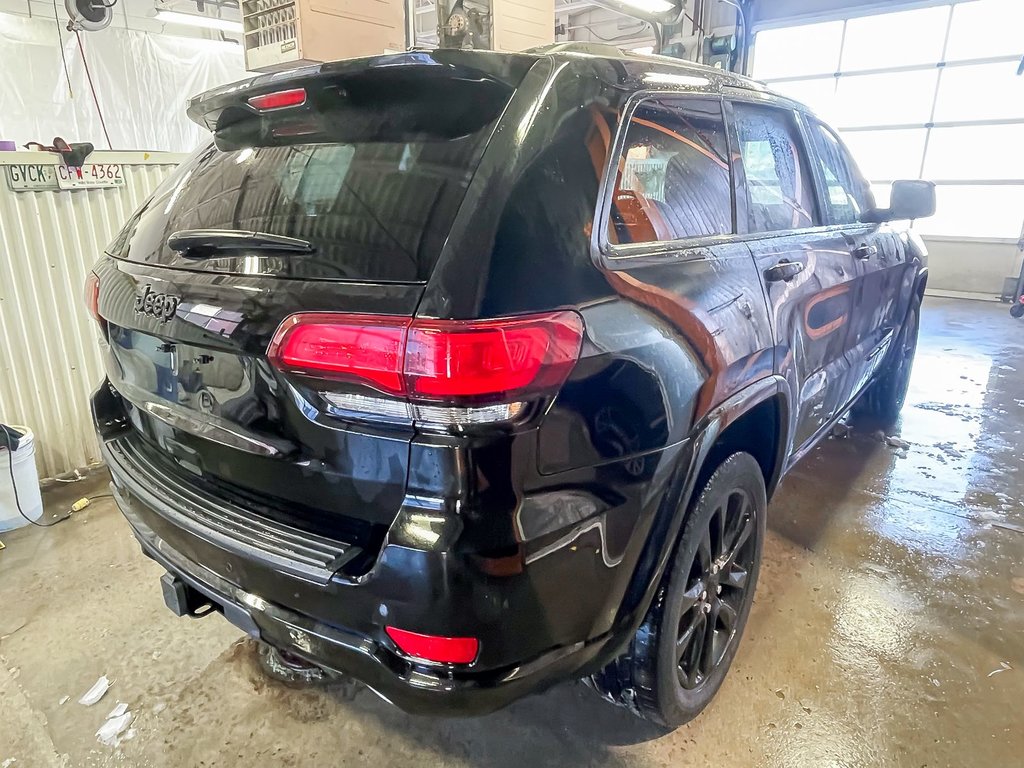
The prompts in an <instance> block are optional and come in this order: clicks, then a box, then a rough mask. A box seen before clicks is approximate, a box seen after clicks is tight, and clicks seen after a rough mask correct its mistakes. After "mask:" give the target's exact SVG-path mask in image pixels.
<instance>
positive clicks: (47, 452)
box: [0, 152, 184, 477]
mask: <svg viewBox="0 0 1024 768" xmlns="http://www.w3.org/2000/svg"><path fill="white" fill-rule="evenodd" d="M183 158H184V155H178V154H170V153H142V152H94V153H93V154H92V155H91V156H90V157H89V161H90V162H93V163H120V164H122V165H123V168H124V174H125V180H126V184H125V186H123V187H120V188H113V189H89V190H74V191H33V192H15V191H13V190H11V189H10V187H9V184H8V181H7V169H6V168H4V167H3V166H5V165H16V164H19V163H34V164H38V163H40V162H43V163H47V164H49V163H51V162H54V161H56V160H57V158H56V157H54V156H47V155H43V154H42V153H36V152H32V153H28V152H24V153H22V152H17V153H0V177H2V178H0V422H5V423H8V424H25V425H27V426H29V427H30V428H31V429H32V430H33V432H35V435H36V454H37V459H36V461H37V464H38V467H39V474H40V476H41V477H52V476H54V475H58V474H61V473H64V472H67V471H69V470H72V469H74V468H76V467H84V466H86V465H88V464H90V463H92V462H94V461H96V460H97V459H98V458H99V452H98V448H97V444H96V438H95V435H94V432H93V428H92V424H91V421H90V416H89V395H90V393H91V392H92V391H93V390H94V389H95V388H96V386H97V385H98V384H99V383H100V381H101V380H102V378H103V364H102V360H101V356H100V346H99V345H100V340H99V333H98V329H97V328H96V325H95V323H94V322H93V320H92V318H91V317H90V316H89V314H88V312H87V311H86V309H85V305H84V303H83V285H84V282H85V276H86V274H87V273H88V271H89V270H90V268H91V267H92V265H93V263H94V262H95V261H96V260H97V258H98V257H99V255H100V253H102V251H103V248H104V247H105V246H106V245H107V243H109V242H110V240H111V238H112V237H113V236H114V234H115V233H116V232H117V231H118V230H119V229H120V228H121V225H122V224H123V223H124V222H125V221H126V220H127V218H128V217H129V216H130V215H131V213H132V212H133V211H134V210H135V209H136V208H137V207H138V206H139V205H141V204H142V202H143V201H144V200H145V199H146V198H147V197H148V196H149V195H150V193H152V192H153V190H154V189H155V188H156V186H157V184H159V183H160V181H162V180H163V179H164V178H165V177H166V176H167V175H168V174H169V173H170V172H171V171H172V170H173V169H174V167H175V165H177V163H179V162H180V161H181V160H182V159H183Z"/></svg>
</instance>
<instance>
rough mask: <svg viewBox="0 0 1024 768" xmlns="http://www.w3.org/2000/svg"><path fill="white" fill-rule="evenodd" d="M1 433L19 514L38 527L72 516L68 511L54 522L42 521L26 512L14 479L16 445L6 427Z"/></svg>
mask: <svg viewBox="0 0 1024 768" xmlns="http://www.w3.org/2000/svg"><path fill="white" fill-rule="evenodd" d="M0 433H3V436H4V444H5V447H6V448H7V471H8V472H10V474H11V488H13V489H14V506H15V507H17V509H18V514H19V515H21V516H22V517H23V518H25V519H26V520H28V521H29V522H30V523H32V525H34V526H36V527H37V528H52V527H53V526H55V525H56V524H57V523H62V522H64V521H65V520H67V519H68V518H69V517H71V513H70V512H68V513H67V514H66V515H64V517H58V518H57V519H56V520H54V521H53V522H52V523H40V522H38V521H37V520H33V519H32V518H31V517H29V516H28V515H26V514H25V512H24V510H22V508H21V499H20V498H19V497H18V484H17V483H16V482H15V481H14V445H13V443H11V433H10V432H8V431H7V430H6V429H0Z"/></svg>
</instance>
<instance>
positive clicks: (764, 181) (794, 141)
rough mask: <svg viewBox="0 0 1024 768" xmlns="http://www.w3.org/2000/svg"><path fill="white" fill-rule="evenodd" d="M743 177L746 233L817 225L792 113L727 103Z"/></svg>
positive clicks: (808, 173) (808, 177)
mask: <svg viewBox="0 0 1024 768" xmlns="http://www.w3.org/2000/svg"><path fill="white" fill-rule="evenodd" d="M733 109H734V115H735V120H736V133H737V135H738V137H739V145H740V147H739V149H740V156H741V157H742V158H743V170H744V173H745V174H746V179H747V195H748V197H749V206H748V212H749V226H750V231H751V232H779V231H785V230H789V229H802V228H804V227H812V226H815V225H816V224H818V223H819V222H818V218H817V214H816V212H815V204H814V186H813V184H812V183H811V174H810V170H809V168H808V165H807V158H806V157H805V156H804V151H803V147H802V145H801V142H800V138H799V136H800V133H799V131H798V130H797V126H796V122H795V120H794V117H793V113H792V112H789V111H786V110H782V109H776V108H773V107H761V106H755V105H751V104H742V103H737V104H734V105H733Z"/></svg>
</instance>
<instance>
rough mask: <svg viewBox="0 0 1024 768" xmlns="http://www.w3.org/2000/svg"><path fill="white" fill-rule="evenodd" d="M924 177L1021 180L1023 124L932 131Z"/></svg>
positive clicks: (1022, 173) (1023, 160)
mask: <svg viewBox="0 0 1024 768" xmlns="http://www.w3.org/2000/svg"><path fill="white" fill-rule="evenodd" d="M924 177H925V178H926V179H932V180H937V179H947V180H954V179H955V180H981V179H999V180H1004V179H1022V180H1024V123H1015V124H1010V125H969V126H963V127H960V128H933V129H932V135H931V138H930V139H928V160H927V162H926V163H925V168H924Z"/></svg>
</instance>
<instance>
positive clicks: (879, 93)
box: [833, 69, 938, 128]
mask: <svg viewBox="0 0 1024 768" xmlns="http://www.w3.org/2000/svg"><path fill="white" fill-rule="evenodd" d="M937 77H938V70H935V69H928V70H916V71H911V72H886V73H884V74H880V75H850V76H843V77H841V78H839V85H838V88H837V90H836V106H837V110H836V112H837V115H836V117H835V119H834V122H833V125H835V126H836V127H838V128H847V127H855V126H861V125H900V124H903V123H920V124H921V125H924V124H925V123H926V122H928V118H929V117H930V115H931V111H932V101H933V100H934V99H935V80H936V78H937Z"/></svg>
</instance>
